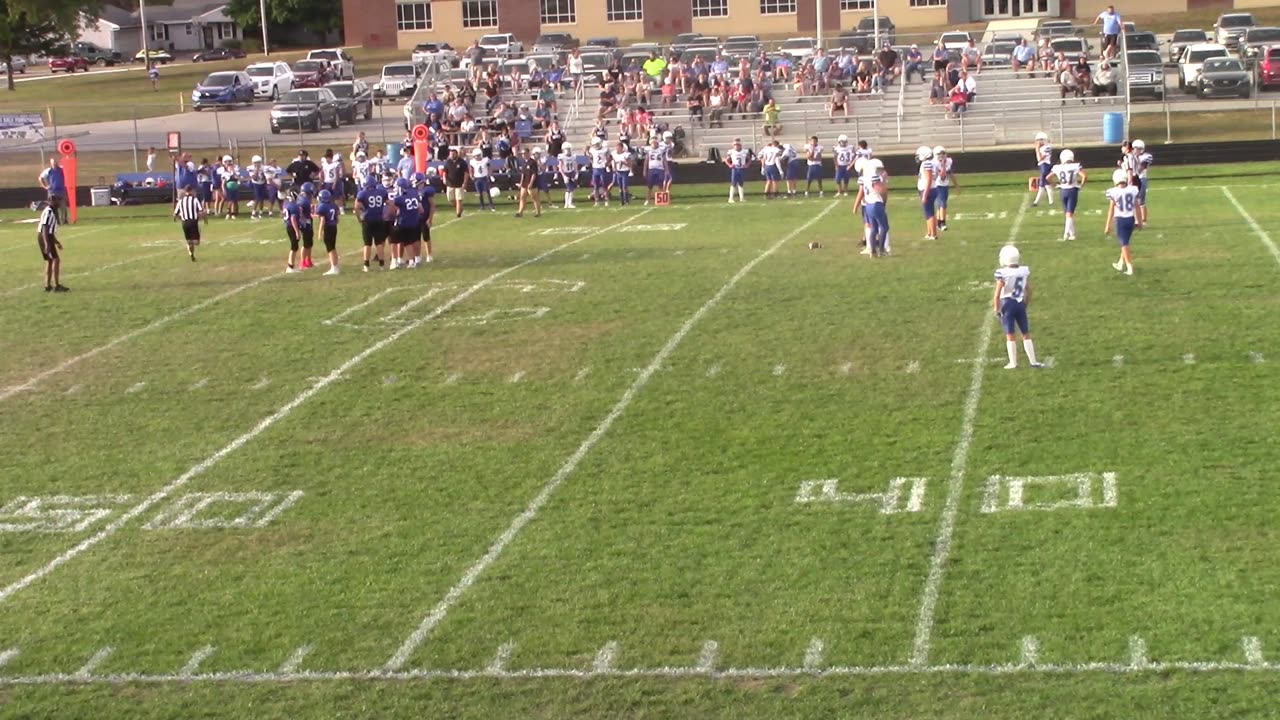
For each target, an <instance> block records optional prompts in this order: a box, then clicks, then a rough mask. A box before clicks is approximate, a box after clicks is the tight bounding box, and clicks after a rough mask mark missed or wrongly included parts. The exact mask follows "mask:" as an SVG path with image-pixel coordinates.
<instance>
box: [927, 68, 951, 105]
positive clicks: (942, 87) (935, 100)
mask: <svg viewBox="0 0 1280 720" xmlns="http://www.w3.org/2000/svg"><path fill="white" fill-rule="evenodd" d="M946 101H947V86H946V80H945V78H944V77H943V74H942V72H941V71H938V72H935V73H934V74H933V82H932V83H930V85H929V104H930V105H937V104H939V103H946Z"/></svg>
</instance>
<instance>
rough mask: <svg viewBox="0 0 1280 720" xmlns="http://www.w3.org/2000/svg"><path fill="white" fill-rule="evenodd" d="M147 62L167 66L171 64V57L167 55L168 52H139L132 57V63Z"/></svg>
mask: <svg viewBox="0 0 1280 720" xmlns="http://www.w3.org/2000/svg"><path fill="white" fill-rule="evenodd" d="M147 60H150V61H151V62H153V63H156V64H157V65H168V64H169V63H171V62H173V56H172V55H170V54H169V51H168V50H139V51H138V52H137V54H135V55H134V56H133V61H134V62H145V61H147Z"/></svg>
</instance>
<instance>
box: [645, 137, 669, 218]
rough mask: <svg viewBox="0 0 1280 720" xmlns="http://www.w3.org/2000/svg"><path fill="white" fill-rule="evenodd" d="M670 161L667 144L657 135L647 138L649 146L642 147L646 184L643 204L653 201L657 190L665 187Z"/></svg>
mask: <svg viewBox="0 0 1280 720" xmlns="http://www.w3.org/2000/svg"><path fill="white" fill-rule="evenodd" d="M669 163H670V159H669V155H668V151H667V145H666V143H664V142H663V141H662V140H661V139H660V138H658V136H657V135H654V136H653V138H651V139H650V140H649V147H647V148H645V149H644V178H645V185H646V186H647V187H646V189H645V194H644V204H645V205H648V204H649V203H650V202H652V201H655V200H656V199H657V198H656V195H657V194H658V192H659V191H662V190H665V189H666V188H667V173H668V168H667V165H668V164H669Z"/></svg>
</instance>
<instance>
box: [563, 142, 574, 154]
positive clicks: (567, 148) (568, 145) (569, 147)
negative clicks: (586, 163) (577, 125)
mask: <svg viewBox="0 0 1280 720" xmlns="http://www.w3.org/2000/svg"><path fill="white" fill-rule="evenodd" d="M562 147H563V148H564V151H565V152H570V151H572V150H573V143H571V142H565V144H564V145H563V146H562Z"/></svg>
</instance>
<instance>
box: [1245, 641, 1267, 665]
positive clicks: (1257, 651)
mask: <svg viewBox="0 0 1280 720" xmlns="http://www.w3.org/2000/svg"><path fill="white" fill-rule="evenodd" d="M1240 648H1241V649H1242V650H1243V651H1244V661H1245V662H1247V663H1249V664H1250V665H1252V666H1254V667H1261V666H1263V665H1265V664H1266V661H1265V660H1263V659H1262V638H1259V637H1254V636H1249V637H1244V638H1241V639H1240Z"/></svg>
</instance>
